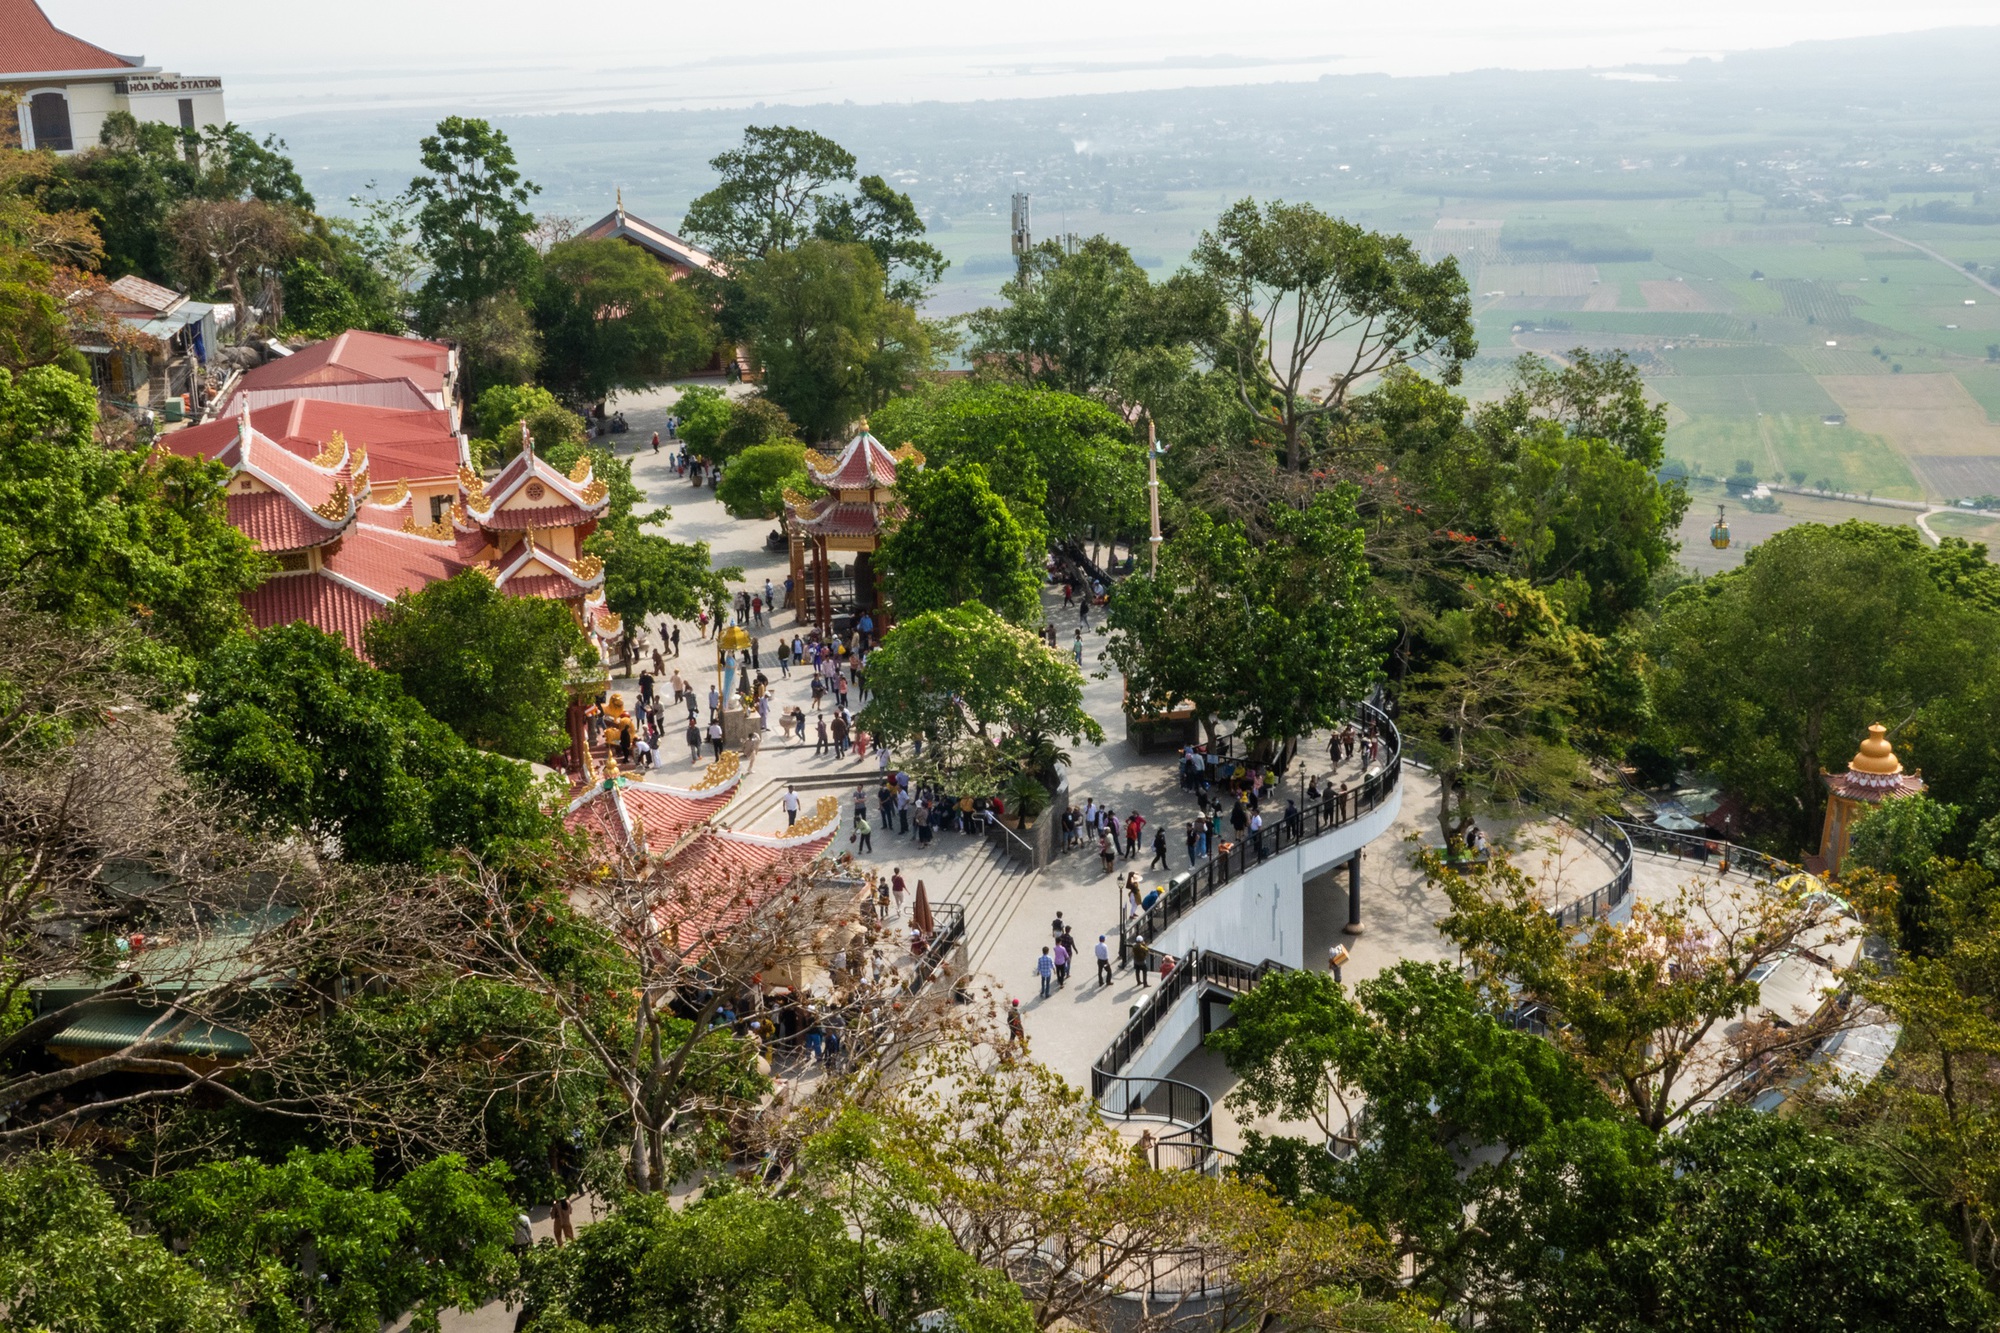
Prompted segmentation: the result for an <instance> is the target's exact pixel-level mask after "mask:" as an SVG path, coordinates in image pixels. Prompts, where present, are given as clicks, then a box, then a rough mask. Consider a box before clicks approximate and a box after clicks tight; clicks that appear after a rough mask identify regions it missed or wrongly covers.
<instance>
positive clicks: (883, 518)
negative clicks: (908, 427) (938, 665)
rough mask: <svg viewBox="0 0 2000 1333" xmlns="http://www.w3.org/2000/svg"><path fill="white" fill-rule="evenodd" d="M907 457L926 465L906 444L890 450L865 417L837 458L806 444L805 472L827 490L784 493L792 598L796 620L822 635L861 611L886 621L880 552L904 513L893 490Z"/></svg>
mask: <svg viewBox="0 0 2000 1333" xmlns="http://www.w3.org/2000/svg"><path fill="white" fill-rule="evenodd" d="M903 462H911V463H915V464H916V465H917V466H918V467H922V466H923V465H924V456H923V455H922V454H921V453H919V452H918V451H917V450H916V448H915V447H914V446H911V445H907V444H906V445H904V446H903V447H902V448H900V449H898V450H896V451H895V452H893V453H892V452H890V451H889V449H887V448H886V447H884V445H883V444H882V442H881V441H880V440H878V439H876V438H875V437H874V436H873V435H870V434H869V433H868V429H867V423H866V422H863V423H862V430H861V433H860V434H859V435H857V436H855V437H854V438H853V439H852V440H850V441H849V442H848V445H847V447H846V448H845V449H843V450H841V453H840V457H838V458H828V457H827V456H826V455H825V454H822V453H818V452H815V451H811V450H808V451H807V453H806V474H807V475H808V476H810V477H811V478H812V480H813V481H814V483H815V484H817V485H819V486H821V487H823V488H824V489H825V492H826V493H825V494H823V495H819V496H806V495H800V494H798V493H796V492H788V493H787V494H786V495H785V535H786V536H787V538H788V539H789V540H790V545H791V562H792V587H793V589H794V594H793V598H792V604H793V606H794V607H795V608H796V609H797V614H798V622H799V623H800V624H802V625H804V624H810V625H813V626H815V627H816V628H817V629H818V630H819V632H820V634H821V635H822V636H823V637H830V636H832V635H834V634H845V633H846V632H847V631H848V629H849V628H850V627H851V625H852V623H853V622H854V621H855V620H858V619H859V618H860V617H861V616H862V615H863V614H868V615H870V616H871V617H872V619H873V620H874V621H875V626H876V633H878V634H879V633H882V632H883V631H885V630H886V629H887V628H888V617H887V613H886V611H885V609H884V604H883V601H882V589H881V575H880V573H879V572H878V571H877V570H876V568H875V552H876V551H877V550H878V549H879V548H880V547H881V545H882V538H883V536H884V535H885V534H886V533H887V532H888V529H889V528H890V527H891V526H892V525H893V524H895V522H896V521H897V520H898V519H900V518H902V516H903V512H904V511H903V506H902V502H901V501H899V500H898V499H897V498H896V489H895V487H896V465H897V464H898V463H903ZM835 552H845V553H850V554H852V556H853V557H854V558H853V561H852V562H851V564H849V565H847V566H845V567H842V566H841V565H840V564H838V563H837V562H836V561H835V560H834V559H833V553H835ZM836 585H841V586H838V587H837V586H836Z"/></svg>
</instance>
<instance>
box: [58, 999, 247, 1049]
mask: <svg viewBox="0 0 2000 1333" xmlns="http://www.w3.org/2000/svg"><path fill="white" fill-rule="evenodd" d="M177 1021H184V1020H181V1019H177V1018H175V1017H174V1016H172V1015H170V1014H168V1013H167V1011H166V1010H163V1009H159V1008H155V1007H150V1006H146V1005H141V1004H138V1003H136V1002H133V1001H125V1002H122V1003H119V1004H108V1005H105V1006H104V1007H103V1008H101V1009H92V1010H91V1011H90V1012H88V1013H86V1014H85V1015H84V1016H83V1017H82V1018H79V1019H78V1020H77V1021H76V1022H74V1023H71V1024H70V1025H69V1026H68V1027H66V1028H64V1029H63V1030H62V1031H61V1032H58V1033H57V1034H56V1035H55V1036H53V1037H50V1038H49V1040H48V1045H50V1046H68V1047H72V1048H74V1049H77V1050H84V1051H103V1052H107V1053H108V1052H111V1051H122V1050H124V1049H125V1048H126V1047H127V1046H130V1045H132V1044H133V1043H134V1042H136V1041H139V1040H141V1039H142V1038H144V1037H145V1035H146V1030H147V1029H148V1028H151V1027H153V1025H154V1024H156V1023H157V1024H159V1025H160V1026H159V1028H158V1029H156V1030H155V1031H154V1034H153V1035H154V1036H155V1037H158V1036H159V1035H160V1033H161V1032H164V1031H167V1030H169V1029H171V1027H172V1026H173V1024H174V1023H175V1022H177ZM167 1049H168V1050H170V1051H172V1052H173V1053H174V1054H176V1055H191V1056H198V1057H200V1058H202V1059H205V1060H240V1059H243V1058H244V1057H245V1056H248V1055H250V1054H252V1053H253V1051H254V1050H255V1049H256V1048H255V1047H253V1046H251V1044H250V1039H249V1038H248V1037H245V1036H244V1035H243V1034H242V1033H240V1032H231V1031H230V1030H229V1029H228V1028H224V1027H217V1026H215V1025H214V1024H213V1023H199V1022H197V1023H189V1024H188V1026H187V1027H186V1028H185V1029H183V1030H182V1032H181V1034H180V1035H179V1036H178V1037H176V1038H174V1040H173V1042H172V1043H171V1044H170V1045H169V1046H168V1048H167Z"/></svg>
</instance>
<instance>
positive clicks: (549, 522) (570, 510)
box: [473, 501, 610, 532]
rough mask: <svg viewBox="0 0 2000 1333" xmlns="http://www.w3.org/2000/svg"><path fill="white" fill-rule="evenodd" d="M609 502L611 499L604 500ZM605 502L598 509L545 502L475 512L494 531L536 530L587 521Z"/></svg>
mask: <svg viewBox="0 0 2000 1333" xmlns="http://www.w3.org/2000/svg"><path fill="white" fill-rule="evenodd" d="M605 503H606V504H609V503H610V502H609V501H606V502H605ZM604 508H605V506H604V505H599V506H598V507H597V508H595V509H585V508H583V507H581V506H580V505H570V504H565V505H543V506H541V507H539V508H535V509H521V508H515V509H505V510H503V509H501V508H499V507H498V506H495V507H494V508H493V509H491V510H489V511H488V512H486V513H484V514H481V513H477V512H475V513H474V514H473V517H474V518H475V519H477V520H478V521H479V524H480V526H481V527H487V528H491V529H493V530H494V531H495V532H533V531H536V530H538V529H542V528H573V527H576V526H577V525H578V524H580V523H588V522H590V520H592V519H594V518H596V517H598V515H600V514H602V513H603V512H604Z"/></svg>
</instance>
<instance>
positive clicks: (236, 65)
mask: <svg viewBox="0 0 2000 1333" xmlns="http://www.w3.org/2000/svg"><path fill="white" fill-rule="evenodd" d="M42 4H43V7H44V9H46V10H47V12H48V14H49V16H50V17H51V18H52V19H54V20H55V22H56V23H57V25H58V26H60V27H64V28H67V29H68V30H70V31H71V32H74V33H76V34H77V35H79V36H82V37H85V38H88V39H89V40H91V41H94V42H96V43H98V44H100V45H102V46H107V47H110V48H111V49H112V50H115V51H120V52H125V53H130V54H143V55H144V56H146V58H147V60H148V63H151V64H160V65H164V66H166V67H167V68H169V69H176V70H178V71H179V72H181V73H184V74H220V75H222V76H223V78H224V80H225V83H226V86H227V88H228V92H229V109H230V112H231V115H232V116H233V117H235V118H237V119H243V120H252V119H264V118H269V117H272V116H279V115H285V114H297V113H301V112H315V113H317V112H323V111H327V110H332V109H335V108H338V107H342V106H346V107H358V106H361V107H392V106H435V105H440V104H446V103H449V104H452V105H456V106H462V107H464V108H466V109H468V110H472V109H479V110H485V111H489V112H501V111H509V110H513V111H555V110H597V109H611V108H614V107H625V108H633V109H636V108H642V107H663V108H671V107H676V106H722V105H747V104H749V103H752V102H757V101H767V102H824V101H841V100H849V99H851V100H854V101H857V102H881V101H912V100H929V99H946V100H952V101H958V100H967V99H974V98H986V97H1020V96H1039V95H1047V94H1054V93H1066V92H1111V91H1118V90H1124V89H1132V88H1162V87H1182V86H1188V85H1192V84H1236V83H1254V82H1265V81H1270V80H1277V79H1306V78H1314V77H1317V76H1318V75H1320V74H1322V73H1357V72H1383V73H1390V74H1438V73H1447V72H1452V71H1457V70H1466V69H1478V68H1491V67H1496V66H1499V67H1508V68H1574V67H1591V66H1612V65H1622V64H1628V63H1634V62H1647V63H1656V62H1672V61H1678V60H1684V59H1686V58H1688V57H1689V56H1692V55H1703V54H1715V53H1720V52H1723V51H1728V50H1743V49H1746V48H1752V47H1767V46H1779V45H1784V44H1786V43H1790V42H1796V41H1804V40H1809V39H1813V38H1835V37H1856V36H1865V35H1869V34H1877V33H1887V32H1911V31H1916V30H1920V29H1925V28H1937V27H1947V26H1954V25H1971V24H1979V25H1985V24H1992V23H1994V22H1995V21H1996V18H1997V17H2000V9H1996V6H1995V4H1994V0H1915V2H1914V3H1909V4H1903V5H1895V6H1885V5H1882V4H1879V3H1873V2H1871V3H1862V2H1861V0H1678V3H1675V4H1671V5H1649V6H1643V7H1642V6H1638V5H1629V4H1628V5H1616V4H1606V3H1604V0H1536V2H1535V3H1526V2H1525V0H1479V2H1478V3H1474V0H1429V3H1426V4H1422V5H1381V4H1369V5H1365V6H1363V5H1357V4H1353V3H1351V0H1350V3H1347V4H1339V3H1334V4H1329V3H1326V2H1325V0H1264V2H1263V3H1259V4H1251V5H1227V4H1217V3H1215V0H1200V2H1199V3H1197V2H1196V0H1146V2H1145V3H1143V4H1141V3H1133V2H1132V0H1116V2H1115V3H1104V2H1103V0H1098V3H1089V2H1088V0H1086V2H1085V3H1078V2H1077V0H988V2H987V3H983V4H966V3H955V4H943V5H940V4H938V3H936V0H835V2H829V0H761V2H760V3H754V4H713V3H710V4H687V3H682V4H674V5H658V6H644V5H637V6H635V5H630V4H591V5H583V4H574V3H568V4H565V3H554V4H551V3H548V0H478V3H472V2H470V0H344V2H343V3H339V4H302V3H298V2H297V0H292V2H291V3H287V4H283V5H273V4H272V3H270V0H181V2H180V3H174V4H161V3H159V0H42Z"/></svg>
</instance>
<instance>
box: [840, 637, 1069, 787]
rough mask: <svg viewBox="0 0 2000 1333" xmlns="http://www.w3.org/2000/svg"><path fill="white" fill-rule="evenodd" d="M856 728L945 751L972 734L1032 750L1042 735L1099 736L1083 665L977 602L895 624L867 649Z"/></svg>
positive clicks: (885, 738) (1043, 737)
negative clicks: (1086, 698)
mask: <svg viewBox="0 0 2000 1333" xmlns="http://www.w3.org/2000/svg"><path fill="white" fill-rule="evenodd" d="M868 696H869V697H868V706H867V707H866V708H864V709H863V710H862V712H861V718H860V722H861V726H862V727H863V728H864V729H865V730H867V731H868V733H869V734H870V735H873V736H879V737H881V738H882V739H883V740H886V741H888V742H890V743H892V744H905V743H908V742H911V741H915V740H919V739H921V740H923V741H924V742H925V744H927V745H937V746H941V747H943V748H945V749H946V750H951V749H953V748H954V747H955V745H956V744H957V742H959V741H960V740H962V739H965V738H967V737H969V736H977V737H978V738H979V739H981V740H983V741H988V742H991V741H994V740H997V739H999V737H997V736H996V735H994V731H993V729H994V728H1000V729H1003V730H1004V732H1005V733H1006V734H1008V735H1011V736H1014V737H1018V738H1020V739H1022V740H1023V741H1025V742H1026V743H1027V744H1028V746H1029V747H1030V748H1032V746H1033V745H1034V744H1036V743H1037V742H1039V741H1041V740H1043V739H1045V738H1054V737H1061V738H1064V739H1067V740H1068V741H1069V742H1070V743H1071V744H1083V743H1084V742H1089V743H1090V744H1092V745H1102V744H1103V743H1104V729H1103V728H1102V727H1100V726H1098V724H1097V722H1096V720H1095V719H1094V718H1092V717H1091V716H1090V714H1088V713H1086V712H1085V711H1084V709H1083V673H1082V672H1081V671H1079V670H1078V669H1077V668H1076V665H1075V664H1074V663H1073V662H1071V661H1070V659H1069V658H1068V657H1067V656H1065V655H1064V654H1063V653H1062V652H1060V651H1059V650H1056V649H1052V648H1050V647H1049V646H1048V645H1047V644H1045V643H1043V642H1042V641H1041V639H1040V638H1039V637H1038V636H1037V635H1036V634H1035V633H1034V632H1033V631H1032V630H1028V629H1024V628H1022V627H1021V626H1019V625H1014V624H1009V623H1008V622H1007V621H1006V620H1003V619H1002V618H1001V617H1000V616H998V615H996V614H994V613H993V612H992V611H990V610H988V609H987V608H986V607H985V606H983V605H981V604H980V603H978V602H966V603H965V604H964V605H962V606H956V607H951V608H947V609H944V610H939V611H925V612H923V613H921V614H919V615H915V616H910V617H907V618H906V619H904V620H902V621H901V622H899V623H898V624H897V625H896V627H895V628H894V629H892V630H890V631H889V633H888V634H887V635H886V636H885V637H884V638H883V640H882V646H881V647H879V648H877V649H876V650H875V651H874V652H873V653H871V654H870V655H869V657H868Z"/></svg>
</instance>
